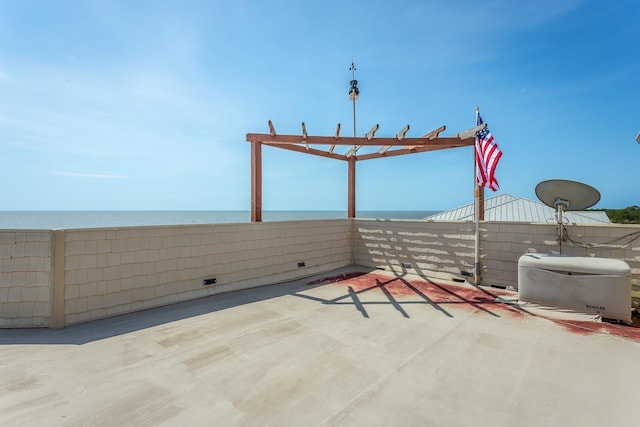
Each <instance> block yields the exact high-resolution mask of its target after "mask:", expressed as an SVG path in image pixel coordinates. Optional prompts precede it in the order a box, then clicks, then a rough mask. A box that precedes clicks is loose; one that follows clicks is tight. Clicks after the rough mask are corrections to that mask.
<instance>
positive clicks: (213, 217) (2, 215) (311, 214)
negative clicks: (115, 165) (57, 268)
mask: <svg viewBox="0 0 640 427" xmlns="http://www.w3.org/2000/svg"><path fill="white" fill-rule="evenodd" d="M439 212H440V211H436V210H420V211H402V210H362V211H357V212H356V217H357V218H372V219H423V218H425V217H428V216H430V215H434V214H436V213H439ZM340 218H347V211H331V210H320V211H312V210H309V211H307V210H300V211H298V210H283V211H263V212H262V220H263V222H269V221H295V220H312V219H340ZM250 221H251V212H250V211H248V210H247V211H243V210H237V211H235V210H224V211H197V210H196V211H171V210H161V211H151V210H150V211H144V210H133V211H124V210H122V211H120V210H118V211H115V210H114V211H90V210H86V211H80V210H78V211H73V210H69V211H67V210H64V211H63V210H60V211H53V210H52V211H44V210H41V211H29V210H5V211H0V229H4V230H15V229H18V230H30V229H36V230H39V229H45V230H48V229H74V228H104V227H139V226H163V225H186V224H225V223H227V224H228V223H244V222H250Z"/></svg>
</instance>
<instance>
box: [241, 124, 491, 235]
mask: <svg viewBox="0 0 640 427" xmlns="http://www.w3.org/2000/svg"><path fill="white" fill-rule="evenodd" d="M268 125H269V133H268V134H258V133H248V134H247V141H248V142H250V143H251V221H252V222H259V221H262V145H268V146H271V147H277V148H282V149H285V150H291V151H297V152H300V153H305V154H311V155H315V156H320V157H326V158H331V159H337V160H343V161H346V162H347V163H348V193H349V194H348V209H347V214H348V217H349V218H355V165H356V162H357V161H358V160H371V159H381V158H386V157H394V156H401V155H406V154H417V153H424V152H428V151H435V150H444V149H449V148H460V147H468V146H472V145H474V144H475V136H476V134H477V133H478V132H479V131H480V130H482V129H484V128H486V127H487V124H486V123H483V124H482V125H480V126H476V127H474V128H471V129H468V130H466V131H464V132H461V133H458V134H456V135H454V136H440V134H441V133H442V132H444V130H445V129H446V126H440V127H439V128H437V129H434V130H432V131H431V132H429V133H427V134H425V135H424V136H422V137H420V138H407V137H406V134H407V132H408V130H409V125H407V126H405V127H404V128H403V129H402V130H401V131H400V132H398V133H397V134H396V136H395V137H392V138H376V137H375V132H376V131H377V130H378V125H375V126H374V127H373V128H372V129H371V130H370V131H369V132H368V133H367V134H366V135H365V136H364V137H342V136H340V124H339V123H338V127H337V129H336V133H335V135H334V136H312V135H308V134H307V129H306V126H305V124H304V122H303V123H302V133H301V134H300V135H279V134H277V133H276V130H275V127H274V126H273V123H272V122H271V120H269V122H268ZM314 145H315V146H328V147H329V148H328V149H327V150H326V151H325V150H323V149H320V148H313V146H314ZM337 146H349V147H351V148H350V150H348V151H347V152H346V153H345V154H340V153H336V152H335V148H336V147H337ZM362 147H379V149H378V151H376V152H372V153H363V154H358V150H359V149H361V148H362Z"/></svg>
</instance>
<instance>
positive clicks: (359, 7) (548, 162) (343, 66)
mask: <svg viewBox="0 0 640 427" xmlns="http://www.w3.org/2000/svg"><path fill="white" fill-rule="evenodd" d="M638 22H640V2H638V1H637V0H612V1H607V2H604V1H599V0H540V1H536V2H520V1H515V2H514V1H512V0H488V1H470V0H469V1H468V0H432V1H429V0H406V1H404V0H399V1H395V2H391V1H377V0H374V1H334V0H323V1H297V2H296V1H279V0H275V1H269V2H266V1H262V0H247V1H243V0H234V1H215V0H210V1H187V0H181V1H159V0H156V1H143V0H140V1H128V0H119V1H115V0H114V1H98V0H94V1H92V0H82V1H80V0H78V1H72V0H58V1H35V0H16V1H13V0H0V144H1V147H2V168H0V179H1V182H2V184H1V185H2V191H3V197H2V201H0V209H3V210H23V209H24V210H32V209H33V210H59V209H63V210H67V209H69V210H104V209H114V210H147V209H148V210H164V209H167V210H174V209H175V210H246V209H249V208H250V172H251V171H250V163H251V158H250V145H249V143H248V142H246V140H245V138H246V134H247V133H267V132H268V127H267V121H268V120H272V121H273V123H274V125H275V128H276V130H277V131H278V133H281V134H298V133H300V123H301V122H303V121H304V122H305V123H306V126H307V130H308V132H309V134H313V135H332V134H333V133H334V132H335V128H336V125H337V124H338V123H341V124H342V134H343V135H349V134H350V132H351V130H352V127H353V118H352V105H351V102H350V101H349V98H348V94H347V93H348V89H349V80H350V79H351V72H350V71H349V66H350V65H351V61H352V60H353V61H355V64H356V68H357V71H356V79H357V80H358V82H359V88H360V99H359V100H358V101H357V107H356V108H357V117H358V119H357V133H358V134H359V135H362V134H364V133H365V132H367V131H368V130H369V129H370V128H371V127H372V126H373V125H374V124H376V123H378V124H380V130H379V131H378V133H377V136H393V135H395V133H396V132H397V131H399V130H400V129H401V128H403V127H404V126H405V125H406V124H409V125H410V126H411V130H410V132H409V134H408V136H414V137H417V136H421V135H423V134H424V133H427V132H428V131H430V130H432V129H435V128H437V127H439V126H441V125H446V126H447V130H446V131H445V132H444V134H443V135H453V134H455V133H458V132H460V131H463V130H466V129H468V128H471V127H473V126H474V125H475V107H476V106H480V109H481V113H482V116H483V118H484V120H485V121H486V122H487V123H488V124H489V128H490V129H491V132H492V134H493V136H494V137H495V139H496V141H497V143H498V144H499V146H500V148H501V150H502V151H503V153H504V154H503V157H502V160H501V161H500V164H499V165H498V169H497V172H496V176H497V178H498V181H499V182H500V186H501V189H500V190H499V191H498V192H496V193H493V192H491V191H490V190H487V192H486V196H487V197H490V196H492V195H494V194H503V193H508V194H512V195H514V196H519V197H525V198H528V199H532V200H537V199H536V196H535V186H536V184H537V183H538V182H540V181H543V180H547V179H554V178H562V179H570V180H575V181H582V182H585V183H587V184H589V185H591V186H593V187H595V188H597V189H598V190H599V191H600V192H601V194H602V199H601V201H600V203H598V204H597V205H596V207H600V208H622V207H626V206H630V205H640V179H639V173H638V162H639V160H640V145H639V144H638V143H636V142H635V137H636V134H637V133H638V132H640V25H638ZM357 168H358V169H357V202H356V205H357V209H359V210H445V209H452V208H456V207H458V206H462V205H465V204H467V203H471V202H472V200H473V179H474V178H473V152H472V149H471V148H470V147H466V148H459V149H453V150H443V151H438V152H432V153H422V154H416V155H410V156H399V157H394V158H389V159H381V160H369V161H363V162H358V166H357ZM263 180H264V186H263V205H264V209H265V210H291V209H300V210H346V205H347V167H346V163H344V162H341V161H337V160H330V159H325V158H319V157H314V156H306V155H302V154H298V153H293V152H289V151H285V150H280V149H275V148H269V147H265V148H264V149H263Z"/></svg>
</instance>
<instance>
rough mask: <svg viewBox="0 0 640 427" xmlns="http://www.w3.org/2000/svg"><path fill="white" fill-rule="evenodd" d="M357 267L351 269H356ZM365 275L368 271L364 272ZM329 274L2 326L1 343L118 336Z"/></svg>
mask: <svg viewBox="0 0 640 427" xmlns="http://www.w3.org/2000/svg"><path fill="white" fill-rule="evenodd" d="M357 268H358V267H357V266H352V267H351V268H350V269H341V270H345V271H353V270H355V269H357ZM361 274H366V273H361ZM326 275H327V273H325V274H322V275H317V276H313V277H307V278H303V279H299V280H295V281H291V282H285V283H278V284H273V285H266V286H260V287H257V288H251V289H244V290H239V291H232V292H226V293H220V294H217V295H212V296H208V297H203V298H198V299H195V300H191V301H184V302H179V303H175V304H170V305H166V306H162V307H156V308H150V309H146V310H141V311H136V312H133V313H127V314H122V315H118V316H114V317H110V318H106V319H99V320H93V321H90V322H86V323H80V324H76V325H70V326H66V327H65V328H63V329H47V328H16V329H0V345H11V344H67V345H82V344H86V343H89V342H93V341H98V340H102V339H106V338H110V337H114V336H118V335H123V334H128V333H131V332H135V331H140V330H143V329H147V328H152V327H155V326H159V325H163V324H167V323H171V322H176V321H180V320H184V319H188V318H191V317H196V316H201V315H204V314H208V313H213V312H216V311H220V310H225V309H228V308H232V307H237V306H240V305H244V304H251V303H255V302H259V301H264V300H268V299H271V298H278V297H281V296H285V295H295V294H296V293H297V292H298V291H301V290H302V289H309V288H310V287H317V286H323V284H322V283H317V284H310V283H309V281H310V280H313V279H314V277H323V276H326Z"/></svg>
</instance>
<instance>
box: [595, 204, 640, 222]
mask: <svg viewBox="0 0 640 427" xmlns="http://www.w3.org/2000/svg"><path fill="white" fill-rule="evenodd" d="M601 210H603V211H605V212H606V214H607V216H608V217H609V219H610V220H611V222H614V223H617V224H640V207H639V206H629V207H628V208H624V209H601Z"/></svg>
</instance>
